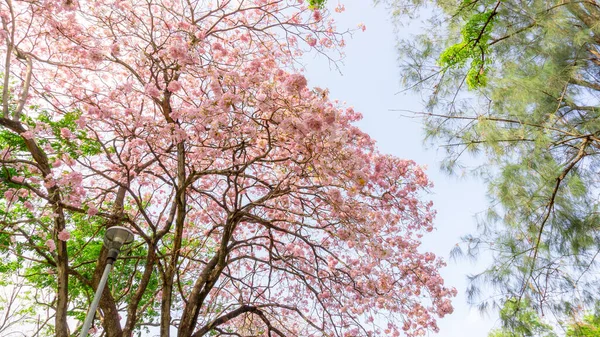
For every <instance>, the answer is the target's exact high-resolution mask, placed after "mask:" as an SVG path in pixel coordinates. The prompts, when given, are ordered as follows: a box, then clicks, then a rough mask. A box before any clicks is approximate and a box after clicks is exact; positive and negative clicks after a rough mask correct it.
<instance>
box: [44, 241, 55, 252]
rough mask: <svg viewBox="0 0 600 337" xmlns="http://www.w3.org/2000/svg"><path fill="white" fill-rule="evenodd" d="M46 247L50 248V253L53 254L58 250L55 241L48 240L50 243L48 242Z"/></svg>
mask: <svg viewBox="0 0 600 337" xmlns="http://www.w3.org/2000/svg"><path fill="white" fill-rule="evenodd" d="M46 247H48V250H49V251H50V252H53V251H55V250H56V243H55V242H54V240H52V239H48V241H46Z"/></svg>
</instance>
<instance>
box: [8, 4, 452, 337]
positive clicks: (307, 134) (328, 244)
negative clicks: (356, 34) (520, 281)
mask: <svg viewBox="0 0 600 337" xmlns="http://www.w3.org/2000/svg"><path fill="white" fill-rule="evenodd" d="M0 8H1V14H0V16H1V20H2V31H1V32H0V34H1V35H2V36H1V41H2V42H1V43H2V45H1V47H0V50H1V51H2V55H3V57H2V59H3V60H4V61H5V62H4V70H3V73H4V75H3V78H2V80H3V86H2V90H3V95H2V117H1V118H0V126H1V131H2V133H1V134H0V142H1V143H0V144H2V146H3V148H2V149H1V152H0V165H2V167H1V169H2V174H1V176H0V177H1V178H2V185H1V187H0V188H1V189H2V192H3V194H4V200H3V201H2V202H0V207H1V212H0V215H1V216H2V217H3V218H2V222H1V224H2V227H3V229H4V232H3V233H8V235H9V236H10V241H9V242H8V243H4V241H2V240H0V241H1V242H3V243H2V247H3V248H2V250H1V252H2V254H5V255H7V256H8V260H11V259H15V258H16V259H17V261H23V259H27V260H29V261H32V262H30V267H29V268H30V270H32V268H33V269H35V268H38V269H36V270H46V271H49V273H42V274H44V275H45V277H46V278H45V279H44V280H46V281H47V282H46V281H44V282H46V283H43V282H42V281H40V279H39V277H38V278H36V279H34V278H32V279H31V280H30V282H32V284H36V285H37V286H40V287H41V286H44V287H50V288H51V289H52V291H53V292H54V294H55V297H54V300H53V302H52V303H48V307H49V310H51V311H52V316H54V319H53V323H51V324H50V325H51V326H52V329H53V330H54V331H55V334H56V336H60V337H63V336H69V335H72V334H76V333H77V330H78V329H79V326H73V325H71V326H69V324H70V322H71V321H70V320H68V319H67V318H68V317H69V316H70V315H71V316H74V317H75V318H76V321H78V320H81V319H82V315H83V314H84V313H85V309H86V308H87V305H88V304H89V300H90V297H91V296H92V295H93V291H94V290H95V288H96V286H97V283H98V280H99V278H100V275H101V272H102V270H103V268H104V263H105V256H106V251H105V250H104V249H103V248H102V249H100V247H101V243H99V237H101V232H102V231H103V230H104V229H105V228H107V227H110V226H113V225H124V226H128V227H130V228H132V229H133V230H134V231H135V232H136V233H137V238H138V239H137V241H136V243H135V244H134V247H133V248H131V250H130V251H129V253H127V252H125V253H124V254H123V256H122V257H123V259H122V261H121V262H119V263H117V266H116V268H117V273H116V274H115V275H114V276H113V277H115V278H118V279H119V280H120V281H119V282H114V283H113V285H112V287H110V288H109V289H107V290H106V291H105V292H104V295H103V297H102V300H101V302H100V310H99V316H98V317H99V318H101V320H100V321H101V323H99V324H98V325H101V329H102V330H103V331H104V333H105V335H106V336H110V337H112V336H132V335H135V334H137V333H143V331H146V330H144V329H146V328H148V327H152V328H151V329H159V330H160V335H161V336H169V335H170V334H176V335H177V336H208V335H210V336H216V335H224V336H225V335H233V336H280V337H283V336H344V337H351V336H400V335H402V334H405V335H407V336H419V335H424V334H425V332H426V331H427V330H433V331H437V326H436V319H437V318H438V317H443V316H444V315H446V314H448V313H451V312H452V306H451V304H450V298H451V297H453V296H454V295H455V293H456V291H455V290H454V289H451V288H447V287H445V286H444V282H443V280H442V278H441V277H440V275H439V273H438V269H439V268H440V267H442V266H443V265H444V263H443V262H442V261H441V260H440V259H439V258H436V257H435V256H434V255H433V254H431V253H422V252H420V251H419V244H420V238H421V236H422V234H423V233H424V232H428V231H431V230H432V218H433V216H434V211H433V210H432V208H431V207H432V205H431V203H428V202H423V201H421V197H422V192H423V191H424V190H426V189H427V188H428V187H430V182H429V181H428V179H427V177H426V176H425V174H424V172H423V171H422V169H421V168H420V167H419V166H417V165H416V164H415V163H414V162H412V161H409V160H402V159H398V158H395V157H392V156H387V155H383V154H380V153H379V152H378V151H377V150H376V148H375V145H374V142H373V140H372V139H370V138H369V136H368V135H366V134H365V133H363V132H361V131H360V130H359V129H358V128H357V127H355V126H353V125H352V123H353V122H355V121H357V120H359V119H360V118H361V115H360V114H359V113H357V112H355V111H354V110H353V109H352V108H347V107H344V106H343V105H342V104H340V103H339V102H337V101H332V100H330V99H329V98H328V97H327V96H328V95H327V91H326V90H321V89H318V88H310V87H308V86H307V80H306V79H305V77H304V76H303V75H302V74H300V73H297V72H295V71H293V69H294V67H293V65H294V63H295V60H297V58H298V57H299V56H300V55H301V54H302V52H303V49H306V50H308V49H310V48H312V49H316V50H317V51H318V52H320V53H323V55H328V54H331V53H335V52H336V50H337V49H338V48H339V47H341V46H342V45H343V37H344V34H343V33H339V32H337V31H336V28H335V26H334V24H333V21H332V20H331V19H330V16H329V15H330V14H329V13H328V12H327V11H326V10H322V11H313V10H311V9H309V8H307V6H306V5H305V4H303V3H302V2H300V3H299V2H297V1H296V2H294V1H279V0H277V1H273V0H237V1H226V0H225V1H214V2H210V1H199V0H181V1H172V0H109V1H105V0H98V1H88V0H79V1H78V0H42V1H14V0H3V2H2V4H1V6H0ZM0 239H1V238H0ZM98 251H99V252H100V257H99V258H97V257H98ZM90 256H91V257H90ZM96 258H97V261H96V260H95V259H96ZM19 259H21V260H19ZM36 282H37V283H36Z"/></svg>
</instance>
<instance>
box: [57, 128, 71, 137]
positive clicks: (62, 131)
mask: <svg viewBox="0 0 600 337" xmlns="http://www.w3.org/2000/svg"><path fill="white" fill-rule="evenodd" d="M60 136H61V137H63V138H65V139H72V138H73V137H74V136H73V133H72V132H71V130H69V129H67V128H60Z"/></svg>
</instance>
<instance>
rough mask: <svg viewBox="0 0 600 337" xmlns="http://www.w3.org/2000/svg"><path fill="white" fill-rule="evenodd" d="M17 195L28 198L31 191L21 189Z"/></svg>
mask: <svg viewBox="0 0 600 337" xmlns="http://www.w3.org/2000/svg"><path fill="white" fill-rule="evenodd" d="M17 194H18V195H19V197H20V198H27V196H29V191H28V190H26V189H24V188H20V189H19V190H18V191H17Z"/></svg>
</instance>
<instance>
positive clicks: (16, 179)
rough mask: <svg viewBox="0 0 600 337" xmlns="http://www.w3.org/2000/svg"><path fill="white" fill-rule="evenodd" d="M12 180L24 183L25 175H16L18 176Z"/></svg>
mask: <svg viewBox="0 0 600 337" xmlns="http://www.w3.org/2000/svg"><path fill="white" fill-rule="evenodd" d="M12 180H13V181H15V182H18V183H22V182H23V181H25V177H21V176H16V177H12Z"/></svg>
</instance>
